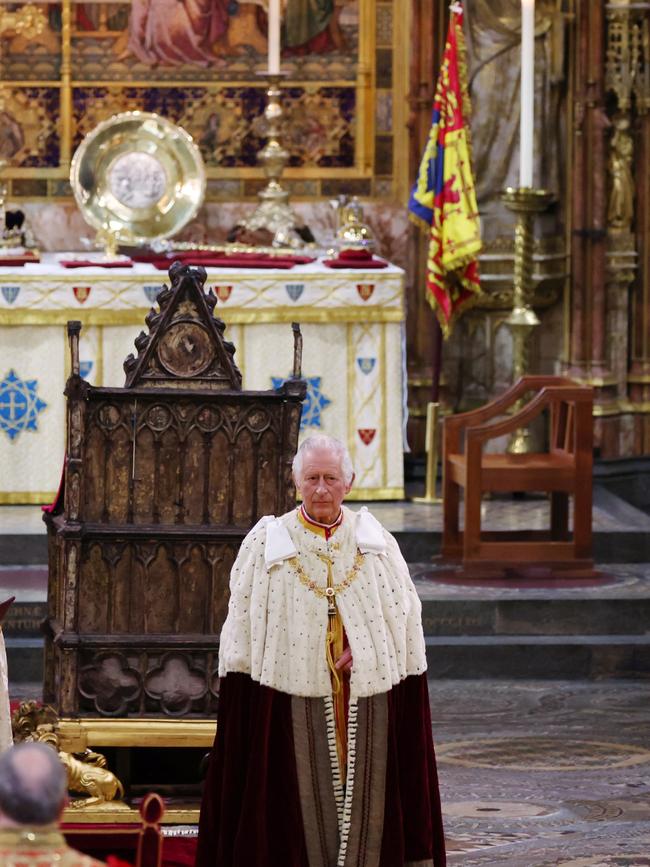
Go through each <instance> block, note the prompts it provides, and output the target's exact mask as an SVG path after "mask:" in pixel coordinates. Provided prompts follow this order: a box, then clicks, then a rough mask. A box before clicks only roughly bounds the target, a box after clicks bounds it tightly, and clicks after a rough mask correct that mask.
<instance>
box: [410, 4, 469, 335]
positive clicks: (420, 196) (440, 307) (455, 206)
mask: <svg viewBox="0 0 650 867" xmlns="http://www.w3.org/2000/svg"><path fill="white" fill-rule="evenodd" d="M469 115H470V101H469V94H468V90H467V66H466V61H465V41H464V36H463V11H462V7H461V6H460V5H459V4H458V3H456V4H454V5H453V6H452V12H451V18H450V22H449V32H448V34H447V42H446V44H445V51H444V55H443V59H442V67H441V69H440V75H439V77H438V83H437V85H436V93H435V97H434V102H433V119H432V124H431V131H430V133H429V139H428V141H427V145H426V148H425V151H424V155H423V157H422V162H421V163H420V168H419V170H418V175H417V178H416V181H415V184H414V186H413V189H412V191H411V198H410V200H409V211H410V216H411V219H412V220H413V221H414V222H415V223H416V224H418V225H419V226H420V228H422V229H423V230H424V231H426V232H427V233H428V234H429V237H430V241H429V252H428V257H427V277H426V292H427V299H428V301H429V303H430V304H431V306H432V307H433V309H434V311H435V313H436V315H437V317H438V321H439V322H440V327H441V328H442V332H443V334H444V336H445V337H448V336H449V334H450V332H451V328H452V326H453V323H454V320H455V319H456V317H457V316H458V315H459V313H461V312H462V311H463V310H465V309H466V308H467V307H470V306H471V305H472V304H473V303H475V302H476V300H477V297H478V295H479V293H480V291H481V285H480V282H479V274H478V254H479V251H480V249H481V229H480V222H479V215H478V207H477V205H476V193H475V191H474V178H473V176H472V166H471V147H470V134H469Z"/></svg>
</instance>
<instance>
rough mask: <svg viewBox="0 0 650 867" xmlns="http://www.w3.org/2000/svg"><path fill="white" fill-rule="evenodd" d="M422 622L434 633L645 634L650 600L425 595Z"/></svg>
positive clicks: (649, 628)
mask: <svg viewBox="0 0 650 867" xmlns="http://www.w3.org/2000/svg"><path fill="white" fill-rule="evenodd" d="M458 589H459V590H460V588H458ZM418 590H420V587H419V586H418ZM421 595H423V594H422V593H421ZM459 596H460V594H459ZM422 621H423V625H424V633H425V635H428V636H432V637H435V636H450V637H452V636H455V637H459V638H460V637H471V636H517V635H536V636H571V635H608V634H610V633H615V634H618V635H629V636H634V635H645V634H647V633H648V631H649V630H650V598H636V597H632V598H628V599H619V598H565V599H540V598H535V599H498V598H496V599H471V598H462V596H460V598H457V599H435V598H434V599H426V598H425V599H423V601H422Z"/></svg>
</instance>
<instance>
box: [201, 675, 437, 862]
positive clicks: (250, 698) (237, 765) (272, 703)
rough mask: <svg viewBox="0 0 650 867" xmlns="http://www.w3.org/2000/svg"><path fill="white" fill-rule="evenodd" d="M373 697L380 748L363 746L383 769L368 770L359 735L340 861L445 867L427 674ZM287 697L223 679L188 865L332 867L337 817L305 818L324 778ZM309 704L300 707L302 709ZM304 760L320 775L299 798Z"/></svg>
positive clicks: (246, 681)
mask: <svg viewBox="0 0 650 867" xmlns="http://www.w3.org/2000/svg"><path fill="white" fill-rule="evenodd" d="M372 698H373V699H380V700H381V705H382V706H383V708H384V720H385V725H384V729H385V738H384V740H382V742H381V749H380V750H379V748H377V747H376V746H372V747H371V748H369V749H368V755H370V753H371V752H373V751H374V753H375V754H378V753H379V752H381V755H379V756H378V757H379V761H380V764H381V765H382V772H381V774H374V775H373V773H374V772H373V766H372V764H371V763H370V761H369V760H368V761H366V763H365V764H362V763H361V759H360V758H359V755H360V753H361V751H362V750H361V742H360V741H359V745H358V747H357V758H358V762H357V772H356V773H355V778H354V789H355V791H356V790H357V787H359V788H360V791H361V801H360V803H362V804H363V809H362V810H357V811H356V813H353V819H352V825H353V827H352V829H351V831H350V835H349V836H350V840H351V841H353V842H351V843H350V845H349V846H348V855H347V857H346V860H345V865H346V867H347V865H348V863H350V864H352V863H353V864H354V867H407V865H408V867H445V864H446V858H445V844H444V834H443V827H442V816H441V809H440V796H439V791H438V777H437V772H436V763H435V755H434V748H433V740H432V736H431V719H430V711H429V696H428V690H427V679H426V674H422V675H412V676H410V677H407V678H406V679H405V680H403V681H402V682H401V683H399V684H397V685H396V686H394V687H393V688H392V689H391V690H390V691H389V692H388V693H383V694H381V695H380V696H373V697H372ZM296 701H297V699H296V697H295V696H291V695H288V694H286V693H281V692H278V691H277V690H274V689H271V688H269V687H265V686H261V685H260V684H259V683H257V682H255V681H253V680H252V679H251V677H250V676H249V675H247V674H240V673H229V674H228V675H227V676H226V677H225V678H222V680H221V688H220V697H219V721H218V730H217V735H216V738H215V743H214V747H213V750H212V754H211V758H210V763H209V769H208V774H207V778H206V781H205V789H204V795H203V803H202V807H201V819H200V828H199V845H198V852H197V861H196V864H197V867H336V865H337V858H338V835H339V831H338V824H337V823H336V821H334V822H331V821H329V822H328V820H327V805H326V806H325V807H324V808H323V810H322V811H320V812H319V811H318V810H316V812H314V813H313V815H312V803H313V802H318V800H319V792H318V791H317V789H318V788H319V786H320V792H321V793H322V792H325V797H324V798H323V800H324V801H325V800H327V790H328V788H331V787H330V786H328V780H327V779H324V778H325V777H326V773H325V772H324V771H323V767H324V766H323V764H322V763H321V764H320V766H318V762H319V759H318V755H317V753H318V737H317V736H313V735H309V736H308V737H306V738H305V740H304V745H302V746H301V744H299V743H296V740H297V737H296V721H295V717H296V713H297V711H296V708H297V704H296ZM298 701H306V702H308V703H314V702H319V701H322V700H320V699H306V700H305V699H302V700H300V699H298ZM312 707H313V704H307V705H305V709H306V714H307V716H309V715H310V714H311V713H312V710H311V708H312ZM368 707H369V710H370V709H372V707H374V705H369V706H368ZM373 713H374V711H373ZM379 716H380V714H379V712H377V714H376V717H373V716H372V715H371V714H370V713H369V714H368V715H367V721H366V724H365V725H366V729H367V730H368V731H369V732H370V736H371V740H372V729H373V728H374V727H375V722H374V720H375V719H379ZM361 728H362V725H361V723H360V725H359V729H360V731H361ZM314 731H316V730H315V729H314ZM316 735H317V733H316ZM321 746H322V741H321ZM375 757H377V756H375ZM310 762H311V764H312V765H313V766H314V767H320V771H319V772H317V773H316V774H315V776H318V773H320V776H321V779H320V780H315V776H314V775H312V777H310V780H311V781H312V784H313V785H314V793H315V794H314V797H313V798H312V797H311V796H310V797H308V798H307V800H306V799H305V787H304V772H303V769H302V766H303V765H305V764H306V763H310ZM375 764H376V763H375ZM301 774H303V778H302V782H303V786H302V790H301V787H300V783H301V780H300V779H299V777H300V775H301ZM314 780H315V782H314ZM374 780H378V781H379V783H378V784H377V785H375V784H374V783H373V781H374ZM329 783H331V778H330V780H329ZM373 789H374V791H373ZM301 791H302V801H301ZM310 792H311V790H310ZM330 794H331V793H330ZM373 799H374V801H375V802H377V801H378V800H379V801H380V803H379V809H378V808H377V805H376V804H375V806H372V801H373ZM306 812H309V813H310V815H309V816H306V815H305V813H306ZM373 815H374V822H375V828H374V830H373V827H372V824H373ZM355 816H356V818H355ZM329 817H330V819H331V817H332V813H331V812H330V814H329ZM377 817H379V818H377ZM331 825H334V827H333V828H332V827H330V826H331ZM332 834H333V835H334V840H335V842H334V843H332V839H333V838H332ZM351 859H353V860H351Z"/></svg>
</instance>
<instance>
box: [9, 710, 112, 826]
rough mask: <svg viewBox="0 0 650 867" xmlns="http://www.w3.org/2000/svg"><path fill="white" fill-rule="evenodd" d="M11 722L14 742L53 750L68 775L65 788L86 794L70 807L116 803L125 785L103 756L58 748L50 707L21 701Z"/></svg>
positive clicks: (55, 719) (54, 717)
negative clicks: (40, 745)
mask: <svg viewBox="0 0 650 867" xmlns="http://www.w3.org/2000/svg"><path fill="white" fill-rule="evenodd" d="M11 725H12V730H13V736H14V741H15V742H16V743H21V742H27V741H31V742H35V743H41V744H46V745H47V746H49V747H52V749H53V750H55V751H56V753H57V754H58V756H59V759H60V760H61V763H62V764H63V766H64V768H65V769H66V773H67V775H68V791H70V792H78V793H80V794H83V795H84V796H85V797H83V798H76V799H75V800H73V801H71V802H70V807H71V808H73V809H85V808H87V807H95V808H97V807H108V806H110V807H111V808H113V807H114V806H117V805H112V804H111V802H113V801H115V800H116V799H117V798H123V797H124V787H123V786H122V783H121V782H120V781H119V780H118V778H117V777H116V776H115V774H113V773H112V772H111V771H109V770H108V768H107V767H106V758H105V756H103V755H102V754H101V753H96V752H94V751H93V750H90V749H88V748H87V747H86V748H85V749H83V750H82V751H81V752H78V753H74V754H73V753H71V752H67V751H65V750H62V749H61V744H60V729H59V718H58V715H57V713H56V711H55V710H54V709H53V708H51V707H49V706H47V705H45V706H42V705H40V704H39V703H38V702H36V701H23V702H21V703H20V705H19V707H18V709H17V710H16V711H14V714H13V716H12V719H11ZM120 806H123V805H120Z"/></svg>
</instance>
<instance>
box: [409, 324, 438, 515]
mask: <svg viewBox="0 0 650 867" xmlns="http://www.w3.org/2000/svg"><path fill="white" fill-rule="evenodd" d="M431 318H432V319H433V329H432V331H431V344H432V345H431V400H430V401H429V402H428V403H427V426H426V431H425V435H424V436H425V449H426V470H425V484H424V496H423V497H413V502H414V503H442V497H438V496H437V495H436V478H437V476H438V457H439V453H440V432H439V429H440V375H441V367H442V328H441V327H440V323H439V322H438V317H437V316H436V315H435V314H434V313H433V311H432V313H431Z"/></svg>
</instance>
